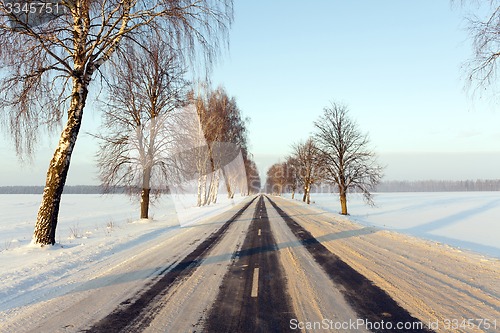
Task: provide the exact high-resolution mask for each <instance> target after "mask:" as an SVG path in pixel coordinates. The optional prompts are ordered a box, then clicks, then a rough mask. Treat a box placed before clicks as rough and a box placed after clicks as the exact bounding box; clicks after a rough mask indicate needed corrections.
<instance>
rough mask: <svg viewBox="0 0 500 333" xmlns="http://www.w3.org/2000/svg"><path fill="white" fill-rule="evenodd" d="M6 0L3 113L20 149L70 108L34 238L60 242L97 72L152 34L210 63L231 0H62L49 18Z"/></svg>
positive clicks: (0, 40)
mask: <svg viewBox="0 0 500 333" xmlns="http://www.w3.org/2000/svg"><path fill="white" fill-rule="evenodd" d="M5 3H6V2H4V1H2V2H1V3H0V45H2V47H1V48H0V67H1V68H2V70H3V74H4V75H3V77H2V79H1V81H0V110H2V112H1V114H2V115H3V116H4V117H5V119H6V121H5V122H4V123H5V124H6V125H7V127H8V128H9V130H10V132H11V134H12V136H13V138H14V141H15V144H16V149H17V152H18V153H28V154H29V153H31V152H32V151H33V148H34V146H35V144H36V138H37V133H38V132H39V129H40V128H41V127H43V126H45V125H48V126H49V128H50V127H54V126H55V125H57V124H59V123H60V122H61V121H62V119H63V118H64V112H63V109H66V110H67V120H66V124H65V125H64V128H63V131H62V133H61V136H60V139H59V144H58V146H57V148H56V151H55V153H54V155H53V157H52V160H51V162H50V165H49V168H48V171H47V178H46V185H45V190H44V193H43V198H42V203H41V205H40V209H39V211H38V217H37V222H36V226H35V231H34V236H33V241H34V243H36V244H41V245H46V244H47V245H48V244H54V243H55V232H56V227H57V221H58V213H59V205H60V200H61V195H62V191H63V188H64V184H65V182H66V177H67V174H68V170H69V166H70V160H71V155H72V152H73V149H74V147H75V143H76V140H77V137H78V133H79V131H80V127H81V124H82V117H83V113H84V112H83V111H84V109H85V104H86V101H87V96H88V93H89V88H90V87H91V82H92V81H93V80H94V79H95V75H96V73H101V74H103V72H102V71H101V67H102V65H103V64H104V63H106V62H107V61H108V60H109V59H110V58H111V57H112V56H113V55H114V54H115V51H116V50H117V49H118V48H119V47H120V45H121V43H122V41H123V40H124V39H130V40H132V41H134V40H135V36H137V35H146V36H147V35H153V34H152V33H151V32H152V31H156V32H158V33H157V34H156V35H157V36H162V38H165V39H166V40H167V41H168V42H169V43H170V44H171V45H172V48H175V49H177V50H180V51H181V53H182V55H183V56H184V57H185V58H190V59H194V58H195V56H196V55H197V54H202V55H203V57H204V60H205V61H206V63H207V64H210V63H211V62H212V61H213V60H214V59H215V57H216V55H217V54H218V50H219V48H220V42H221V41H224V40H226V38H227V36H228V35H227V32H228V25H229V24H230V23H231V22H232V15H233V13H232V1H231V0H220V1H217V0H175V1H174V0H160V1H148V0H146V1H142V2H138V1H134V0H92V1H91V0H71V1H66V0H63V1H62V2H61V3H60V5H59V6H58V9H59V8H60V10H61V11H60V12H59V13H56V14H57V15H53V17H51V18H50V20H48V19H45V16H43V17H42V18H41V19H38V18H37V17H34V16H31V17H28V19H23V18H22V17H20V16H18V15H16V14H15V13H14V12H13V11H12V10H10V8H9V7H8V6H6V5H5ZM52 10H54V8H52ZM39 14H40V13H38V14H36V13H35V14H33V15H39ZM45 14H47V13H46V12H45V13H43V14H42V15H45ZM35 23H36V24H35Z"/></svg>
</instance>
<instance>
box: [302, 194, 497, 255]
mask: <svg viewBox="0 0 500 333" xmlns="http://www.w3.org/2000/svg"><path fill="white" fill-rule="evenodd" d="M299 197H300V196H299ZM296 199H297V196H296ZM348 200H349V202H348V210H349V213H350V214H351V215H350V216H349V219H350V220H352V221H355V222H357V223H360V224H362V225H366V226H376V227H378V228H382V229H387V230H393V231H396V232H401V233H405V234H409V235H412V236H416V237H420V238H424V239H428V240H432V241H436V242H439V243H443V244H447V245H450V246H452V247H455V248H460V249H464V250H471V251H474V252H478V253H481V254H484V255H487V256H493V257H496V258H500V192H439V193H379V194H376V195H375V203H376V207H370V206H368V205H366V204H365V203H364V202H363V200H362V197H361V196H359V195H351V196H350V197H349V198H348ZM311 201H312V206H316V207H319V208H321V209H324V210H326V211H329V212H333V213H337V212H339V211H340V204H339V200H338V195H336V194H315V193H313V194H311Z"/></svg>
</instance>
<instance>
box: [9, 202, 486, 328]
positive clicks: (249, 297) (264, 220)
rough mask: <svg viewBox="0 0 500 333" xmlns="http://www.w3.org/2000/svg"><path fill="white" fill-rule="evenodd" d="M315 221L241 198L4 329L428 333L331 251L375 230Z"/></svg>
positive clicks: (406, 308)
mask: <svg viewBox="0 0 500 333" xmlns="http://www.w3.org/2000/svg"><path fill="white" fill-rule="evenodd" d="M321 215H322V214H321V213H317V212H314V211H311V210H308V209H307V208H301V207H298V206H297V205H296V204H293V205H290V204H289V203H288V204H287V201H285V200H282V199H279V198H274V197H272V198H269V197H266V196H257V197H254V198H249V199H247V200H246V201H244V202H243V203H242V204H240V205H239V206H236V207H233V208H232V209H231V210H229V211H227V212H225V213H223V214H221V215H219V216H217V217H216V218H213V219H210V220H207V221H204V222H202V223H199V224H196V225H193V226H190V227H186V228H177V229H175V230H173V231H172V233H169V235H168V237H165V239H163V240H162V242H161V243H158V244H154V245H153V244H149V245H148V246H144V247H142V248H141V250H140V251H138V253H135V254H134V255H132V256H131V257H130V259H129V260H128V261H127V262H123V263H114V264H113V265H112V267H111V268H109V270H107V271H106V272H104V273H103V275H102V276H100V277H98V278H95V279H94V280H91V281H89V282H88V284H86V285H84V286H79V287H78V288H75V290H74V291H72V292H71V293H68V294H67V295H64V296H62V297H57V298H53V299H50V300H48V301H45V302H43V304H41V305H40V306H39V307H38V308H35V309H34V310H33V313H32V316H30V318H29V320H26V321H25V322H20V323H18V325H17V326H11V327H12V329H11V328H10V327H9V329H8V330H7V331H12V332H14V331H15V332H21V331H33V332H300V331H308V332H315V331H318V332H366V331H373V332H430V331H431V330H429V329H427V328H426V327H425V325H424V322H423V321H420V320H419V319H417V318H418V316H417V315H415V314H416V313H417V314H418V313H419V312H418V311H416V310H415V309H416V307H412V304H413V303H412V302H411V301H409V300H407V301H406V302H405V304H403V305H402V302H401V300H400V299H397V298H395V297H394V296H393V295H396V296H397V295H398V293H395V292H394V291H393V290H391V289H390V288H387V289H388V290H391V292H387V291H386V290H385V288H381V287H380V286H378V285H382V284H380V283H377V284H375V283H373V282H372V280H371V275H370V276H368V274H367V273H365V272H360V271H362V270H361V269H360V268H359V267H353V266H354V265H353V264H351V263H348V262H346V261H344V260H343V259H342V258H340V257H339V256H338V255H337V254H334V252H335V251H332V246H333V249H335V246H336V244H340V243H339V242H340V240H344V239H347V240H349V239H351V240H354V239H359V238H362V239H365V238H370V237H373V236H372V235H373V234H375V233H378V231H377V230H375V229H372V228H361V229H359V228H358V229H353V230H347V231H341V232H336V233H330V234H324V233H323V235H322V236H317V235H316V236H315V235H314V234H313V233H317V232H318V230H320V229H321V228H326V227H325V226H328V227H329V226H330V225H332V224H335V223H332V222H331V221H328V219H325V218H324V217H323V216H321ZM304 221H310V223H311V225H312V226H314V227H316V228H312V229H310V230H308V229H307V228H306V227H305V223H304ZM318 226H320V227H321V228H319V227H318ZM370 239H371V238H370ZM365 246H366V245H365ZM377 248H378V249H379V251H380V248H379V247H377ZM385 255H387V256H388V255H389V254H385ZM396 282H397V281H396ZM396 282H391V285H396ZM422 283H425V281H424V282H422ZM432 283H433V284H434V285H436V286H438V287H442V286H444V285H445V284H446V283H448V282H447V281H445V280H443V282H442V283H441V282H439V281H438V280H437V279H434V280H432ZM440 283H441V284H440ZM429 288H432V287H429ZM456 292H457V293H458V292H459V291H456ZM410 297H411V296H410ZM475 297H476V298H478V299H479V297H480V295H477V296H475ZM481 297H482V296H481ZM462 299H464V298H462ZM485 302H486V304H487V305H488V303H487V302H488V300H487V299H486V298H485V301H482V304H485ZM490 302H494V301H490ZM492 304H493V303H492ZM493 306H494V304H493ZM426 319H427V318H426ZM426 323H427V322H425V324H426Z"/></svg>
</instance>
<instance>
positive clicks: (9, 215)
mask: <svg viewBox="0 0 500 333" xmlns="http://www.w3.org/2000/svg"><path fill="white" fill-rule="evenodd" d="M243 199H244V197H242V196H235V198H234V199H232V200H230V199H227V197H225V195H221V196H220V197H219V199H218V203H217V204H215V205H210V206H206V207H200V208H198V207H192V208H191V209H189V211H185V212H183V214H184V215H183V216H184V218H186V217H189V218H191V219H193V220H196V221H199V220H201V219H205V218H209V217H211V216H215V215H217V214H219V213H221V212H223V211H225V210H227V209H229V208H230V207H232V206H234V205H235V204H237V203H238V202H240V201H242V200H243ZM39 204H40V196H39V195H0V212H1V217H0V266H1V267H2V270H1V272H0V281H2V282H1V284H0V323H1V322H2V321H3V320H2V317H3V316H4V315H7V314H6V313H5V312H3V311H5V310H7V309H13V308H15V307H19V306H23V305H25V304H26V302H29V301H30V300H29V299H27V298H25V297H20V296H21V295H22V294H24V293H26V292H30V293H33V292H35V293H37V294H40V293H44V292H54V290H57V289H61V290H62V289H64V288H65V286H67V285H68V284H76V283H79V282H81V280H84V279H87V278H90V277H91V276H88V274H86V275H85V274H80V273H81V272H82V271H83V270H84V269H85V268H86V267H91V266H95V265H97V264H99V263H102V262H104V261H106V260H109V259H110V258H113V260H114V261H116V262H118V261H120V260H123V261H124V260H125V259H126V258H122V256H125V255H126V253H127V250H129V249H131V248H133V247H135V246H137V245H140V244H144V243H147V242H154V240H155V239H157V238H158V237H160V236H165V235H166V234H168V233H169V232H170V231H172V230H176V229H179V228H181V227H180V226H179V223H178V219H177V213H176V211H175V209H174V204H173V202H172V200H171V199H170V198H169V197H167V196H166V197H163V198H162V199H160V200H159V201H158V202H157V203H156V204H155V206H153V207H152V208H151V211H152V219H150V220H140V219H137V216H139V205H138V203H136V202H132V201H131V200H130V198H129V197H127V196H125V195H107V196H102V195H76V194H75V195H66V196H64V197H63V201H62V205H61V211H60V215H59V225H58V229H57V234H56V241H57V244H56V245H55V246H49V247H44V248H40V247H38V246H34V245H32V244H31V236H32V233H33V228H34V219H35V217H36V212H37V209H38V205H39ZM89 274H90V273H89ZM8 315H12V313H9V314H8Z"/></svg>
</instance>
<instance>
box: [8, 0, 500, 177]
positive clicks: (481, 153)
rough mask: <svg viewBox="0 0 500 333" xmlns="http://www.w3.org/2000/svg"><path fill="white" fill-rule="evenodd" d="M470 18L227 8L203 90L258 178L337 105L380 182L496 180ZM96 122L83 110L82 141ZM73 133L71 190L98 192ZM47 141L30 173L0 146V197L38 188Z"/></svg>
mask: <svg viewBox="0 0 500 333" xmlns="http://www.w3.org/2000/svg"><path fill="white" fill-rule="evenodd" d="M478 10H479V9H478V8H461V7H459V6H452V5H451V4H450V2H449V1H435V0H424V1H401V0H397V1H396V0H392V1H389V0H384V1H369V0H365V1H340V0H337V1H326V0H325V1H308V2H305V1H291V0H288V1H244V0H236V1H235V23H234V25H233V28H232V30H231V33H230V48H229V50H227V51H226V52H224V53H223V57H222V58H221V59H220V61H219V63H218V64H217V65H216V66H215V68H214V70H213V75H212V79H213V84H214V85H218V84H221V85H224V86H225V87H226V89H227V91H228V92H229V94H231V95H233V96H235V97H236V98H237V101H238V104H239V106H240V108H241V110H242V111H243V113H244V114H245V115H246V116H249V117H250V118H251V122H250V124H249V129H250V144H251V151H252V153H253V154H254V156H255V159H256V162H257V164H258V166H259V167H260V169H261V170H260V171H261V174H262V175H264V174H265V172H266V169H267V167H269V166H270V164H272V163H274V162H277V161H279V160H280V159H283V157H284V156H286V155H287V154H289V153H290V146H291V145H292V144H293V143H295V142H298V141H299V140H303V139H305V138H307V137H308V136H309V135H310V134H311V133H312V132H313V130H314V128H313V122H314V121H315V120H316V119H317V118H318V117H319V115H320V114H321V113H322V110H323V108H324V107H325V106H327V105H328V104H329V103H330V101H336V102H341V103H345V104H347V105H348V106H349V108H350V114H351V116H352V118H354V119H355V120H356V121H357V123H358V124H359V127H360V129H361V130H362V131H363V132H368V133H369V136H370V138H371V143H372V146H373V149H374V150H375V151H376V152H377V153H378V154H379V156H380V158H379V159H380V162H381V163H382V164H384V165H386V166H387V169H386V179H431V178H433V179H467V178H473V179H475V178H500V171H498V170H500V126H499V124H500V110H499V106H498V100H497V99H495V98H494V97H492V96H493V93H492V92H486V93H485V94H484V96H483V97H482V98H479V97H477V98H472V97H471V96H470V94H468V93H467V92H466V91H465V90H464V85H465V81H464V79H463V78H464V76H465V74H466V71H465V69H464V68H463V63H464V62H466V61H467V60H468V59H469V58H470V57H471V54H472V50H471V46H470V45H471V40H470V38H469V36H468V34H467V32H466V30H465V28H466V23H465V21H464V17H465V16H466V15H467V14H468V13H469V12H470V11H472V12H477V11H478ZM96 83H97V82H96ZM98 122H99V114H98V112H96V111H93V110H90V109H89V110H87V114H86V118H85V123H84V126H83V128H82V131H83V132H85V131H92V130H93V129H94V128H95V124H96V123H98ZM82 134H83V135H82V136H81V137H80V138H79V141H78V142H77V147H76V149H75V153H74V158H73V161H72V167H71V170H70V174H69V178H68V183H69V184H92V183H96V179H95V178H96V177H95V172H96V169H95V167H94V159H93V156H94V154H95V152H96V149H97V145H96V143H95V142H94V141H93V140H92V139H90V137H89V136H88V135H86V134H85V133H82ZM56 142H57V137H55V136H53V137H47V138H44V139H42V140H41V145H40V149H39V150H38V153H37V155H36V157H35V160H34V163H33V164H32V165H29V164H24V165H21V164H19V162H18V160H17V158H16V157H15V154H14V149H13V146H12V144H10V143H9V142H8V141H6V142H5V143H4V144H3V145H2V148H0V154H1V156H3V157H4V161H6V162H5V163H4V165H3V166H2V169H3V170H4V172H1V175H0V186H1V185H15V184H23V185H34V184H37V185H42V184H43V183H44V178H45V172H46V168H47V166H48V163H49V160H50V157H51V154H52V152H53V148H54V145H55V144H56ZM263 180H264V179H263Z"/></svg>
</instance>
